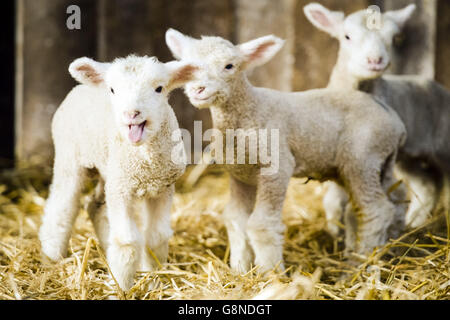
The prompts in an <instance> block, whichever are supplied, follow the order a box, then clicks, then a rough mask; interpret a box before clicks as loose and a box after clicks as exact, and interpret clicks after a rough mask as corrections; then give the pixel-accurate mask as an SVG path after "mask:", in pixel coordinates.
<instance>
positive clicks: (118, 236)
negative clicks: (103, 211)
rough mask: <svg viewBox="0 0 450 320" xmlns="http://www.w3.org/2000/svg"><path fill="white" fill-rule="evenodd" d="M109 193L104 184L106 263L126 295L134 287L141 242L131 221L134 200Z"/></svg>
mask: <svg viewBox="0 0 450 320" xmlns="http://www.w3.org/2000/svg"><path fill="white" fill-rule="evenodd" d="M112 188H114V187H112ZM110 190H111V188H108V184H107V186H106V208H107V216H108V221H109V225H110V230H109V236H108V245H107V259H108V263H109V267H110V269H111V272H112V274H113V276H114V277H115V278H116V280H117V282H118V284H119V286H120V287H121V289H122V290H125V291H126V290H129V289H130V288H131V287H132V285H133V278H134V274H135V272H136V270H137V268H138V265H139V258H140V248H141V247H142V245H143V239H142V236H141V235H140V233H139V230H138V228H137V226H136V223H135V222H134V220H133V219H132V210H133V202H132V201H133V199H132V198H131V197H127V196H124V195H122V194H120V193H118V192H117V193H116V192H111V191H110ZM112 190H114V189H112Z"/></svg>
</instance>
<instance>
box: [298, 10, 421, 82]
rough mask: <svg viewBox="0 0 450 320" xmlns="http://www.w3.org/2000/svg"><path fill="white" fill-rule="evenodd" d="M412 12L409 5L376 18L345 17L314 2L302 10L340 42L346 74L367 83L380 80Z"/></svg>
mask: <svg viewBox="0 0 450 320" xmlns="http://www.w3.org/2000/svg"><path fill="white" fill-rule="evenodd" d="M414 9H415V5H410V6H407V7H406V8H404V9H402V10H398V11H388V12H386V13H384V14H381V13H380V14H378V15H376V14H377V13H373V12H372V13H371V14H369V13H368V12H367V11H366V10H361V11H358V12H355V13H353V14H351V15H349V16H348V17H347V18H344V14H343V13H342V12H333V11H329V10H328V9H326V8H325V7H323V6H322V5H320V4H316V3H313V4H309V5H307V6H305V8H304V11H305V14H306V16H307V18H308V19H309V20H310V21H311V22H312V23H313V24H314V25H315V26H316V27H318V28H319V29H321V30H323V31H326V32H328V33H329V34H331V35H332V36H333V37H335V38H337V39H338V40H339V42H340V50H341V52H340V54H341V57H340V58H341V59H343V60H345V61H346V64H347V65H346V67H347V71H348V72H349V73H350V74H351V75H353V76H354V77H355V78H357V79H358V80H368V79H373V78H377V77H380V76H381V75H382V74H383V73H384V71H386V69H387V68H388V67H389V65H390V63H391V55H392V50H393V48H394V44H395V42H396V41H397V40H398V38H399V36H400V32H401V28H402V27H403V25H404V24H405V23H406V21H407V20H408V19H409V18H410V17H411V15H412V13H413V12H414Z"/></svg>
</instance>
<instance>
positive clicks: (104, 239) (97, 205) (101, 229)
mask: <svg viewBox="0 0 450 320" xmlns="http://www.w3.org/2000/svg"><path fill="white" fill-rule="evenodd" d="M86 211H87V212H88V214H89V217H90V219H91V221H92V224H93V225H94V229H95V233H96V235H97V237H98V239H99V241H100V245H101V246H102V248H103V250H106V249H107V244H108V237H109V223H108V217H107V216H106V206H105V182H104V180H103V179H102V178H101V177H99V181H98V183H97V186H96V187H95V190H94V194H93V195H92V196H91V197H90V199H88V203H87V206H86Z"/></svg>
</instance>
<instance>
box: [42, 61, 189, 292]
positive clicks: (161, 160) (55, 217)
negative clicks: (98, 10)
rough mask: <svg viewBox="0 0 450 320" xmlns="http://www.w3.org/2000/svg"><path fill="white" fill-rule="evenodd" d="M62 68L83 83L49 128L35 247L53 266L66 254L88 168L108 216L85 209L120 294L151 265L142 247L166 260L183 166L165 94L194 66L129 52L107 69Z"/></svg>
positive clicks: (89, 65) (86, 64) (85, 64)
mask: <svg viewBox="0 0 450 320" xmlns="http://www.w3.org/2000/svg"><path fill="white" fill-rule="evenodd" d="M69 71H70V74H71V75H72V76H73V77H74V78H75V79H76V80H78V81H79V82H80V83H82V85H79V86H77V87H75V88H74V89H73V90H72V91H71V92H70V93H69V94H68V95H67V97H66V98H65V100H64V101H63V102H62V104H61V106H60V107H59V108H58V110H57V111H56V113H55V115H54V118H53V122H52V135H53V141H54V145H55V161H54V176H53V182H52V185H51V189H50V195H49V198H48V200H47V204H46V206H45V210H44V211H45V215H44V217H43V221H42V226H41V228H40V232H39V238H40V241H41V244H42V251H43V253H44V254H45V255H46V256H48V257H49V258H50V259H51V260H58V259H61V258H62V257H64V256H65V255H66V252H67V245H68V241H69V238H70V235H71V230H72V226H73V223H74V220H75V218H76V216H77V213H78V209H79V201H80V199H79V197H80V192H81V189H82V187H83V185H84V183H85V181H86V179H87V178H88V176H90V174H89V173H90V172H92V171H95V172H97V174H98V176H99V179H100V182H99V184H98V186H97V195H96V201H97V202H101V201H102V199H103V198H105V200H106V217H105V216H102V212H101V211H100V212H98V213H97V214H96V213H95V212H94V211H93V209H95V207H96V205H95V204H94V205H92V204H91V205H90V206H89V211H90V212H89V213H90V214H91V218H92V220H93V222H94V226H95V229H96V232H97V234H98V236H99V238H100V240H101V244H102V246H103V247H104V248H105V249H106V251H107V259H108V262H109V266H110V268H111V271H112V273H113V276H114V277H115V278H116V280H117V282H118V284H119V285H120V287H121V288H122V289H123V290H128V289H129V288H130V287H131V286H132V284H133V276H134V274H135V271H136V270H137V269H138V268H142V270H143V271H148V270H152V268H153V267H154V265H156V263H155V261H153V259H152V258H151V257H150V256H149V255H148V253H147V252H146V246H149V247H150V248H151V250H152V251H153V252H154V253H155V255H156V256H157V258H158V259H159V260H160V261H161V262H165V261H166V258H167V254H168V240H169V237H170V236H171V234H172V230H171V226H170V207H171V200H172V194H173V191H174V187H173V184H174V182H175V181H176V180H177V178H178V177H180V175H181V174H182V173H183V172H184V169H185V165H184V164H183V163H184V162H183V161H182V160H183V159H175V160H176V161H174V162H172V159H171V156H172V155H171V153H172V147H173V146H174V145H176V143H177V142H176V141H172V132H173V131H174V130H177V129H178V122H177V119H176V118H175V115H174V112H173V110H172V108H171V107H170V105H169V104H168V94H169V93H170V91H171V90H172V89H174V88H176V87H179V86H182V85H183V84H184V82H186V81H187V80H189V79H190V77H191V73H192V71H193V67H192V66H191V65H189V64H185V63H180V62H178V61H173V62H169V63H166V64H163V63H160V62H158V60H157V59H156V58H153V57H152V58H149V57H137V56H129V57H127V58H122V59H116V60H115V61H114V62H112V63H99V62H96V61H93V60H91V59H88V58H80V59H77V60H75V61H74V62H73V63H72V64H71V65H70V67H69ZM180 139H181V138H180ZM180 157H183V154H180ZM97 204H98V203H97ZM138 226H139V227H138ZM138 228H139V229H140V230H139V229H138Z"/></svg>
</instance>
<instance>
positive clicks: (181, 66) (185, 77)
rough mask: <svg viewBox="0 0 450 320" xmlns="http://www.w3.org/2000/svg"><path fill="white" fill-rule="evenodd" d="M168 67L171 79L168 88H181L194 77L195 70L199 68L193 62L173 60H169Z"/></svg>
mask: <svg viewBox="0 0 450 320" xmlns="http://www.w3.org/2000/svg"><path fill="white" fill-rule="evenodd" d="M165 65H166V67H167V68H168V69H169V74H170V80H169V84H168V90H169V91H172V90H173V89H176V88H180V87H182V86H183V85H185V84H186V82H189V81H191V80H193V79H194V77H195V71H196V70H197V69H198V67H197V66H195V65H194V64H192V63H187V62H182V61H171V62H167V63H166V64H165Z"/></svg>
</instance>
